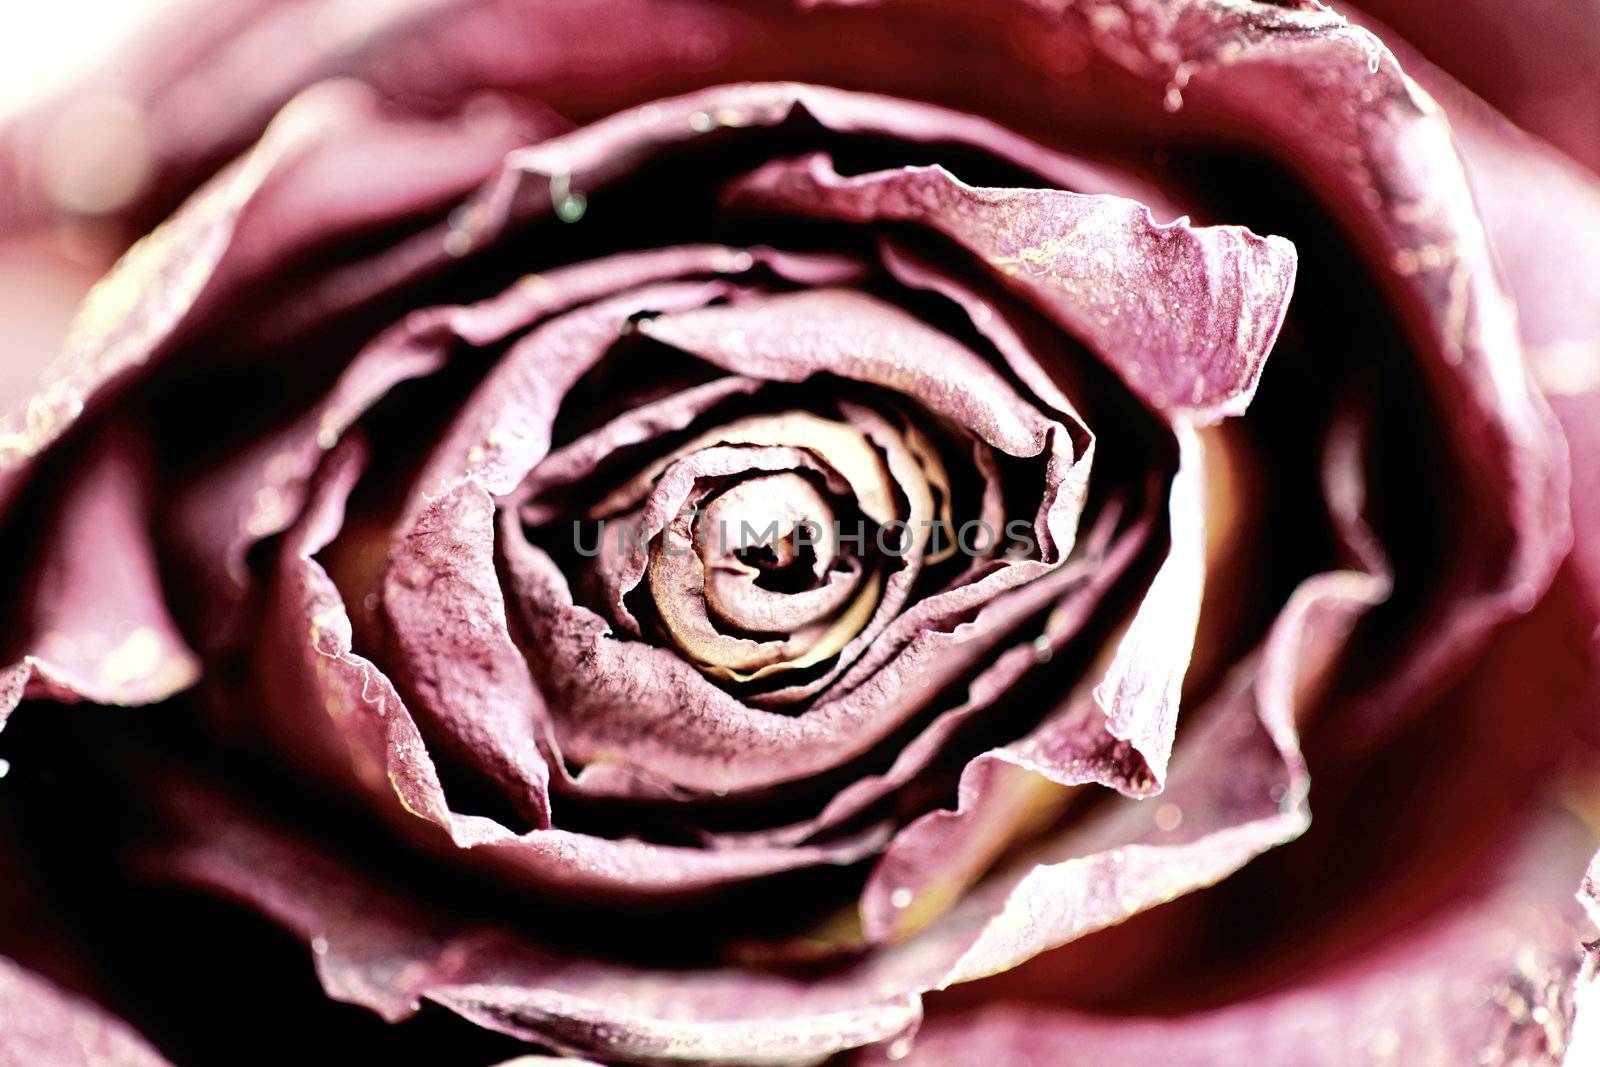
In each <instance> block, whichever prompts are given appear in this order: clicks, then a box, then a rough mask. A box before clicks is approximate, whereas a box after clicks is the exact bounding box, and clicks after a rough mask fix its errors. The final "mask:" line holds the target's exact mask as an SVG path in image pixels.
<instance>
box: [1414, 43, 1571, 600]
mask: <svg viewBox="0 0 1600 1067" xmlns="http://www.w3.org/2000/svg"><path fill="white" fill-rule="evenodd" d="M1401 60H1402V62H1403V64H1404V65H1405V68H1406V70H1407V71H1408V73H1410V74H1411V76H1412V77H1414V78H1416V79H1417V81H1418V82H1419V83H1420V84H1421V85H1422V86H1423V87H1424V88H1425V89H1427V91H1428V92H1429V93H1430V94H1432V95H1433V96H1434V98H1435V99H1436V100H1438V102H1439V103H1440V104H1441V106H1443V107H1444V109H1445V112H1446V113H1447V114H1448V115H1449V118H1450V125H1451V129H1452V130H1453V131H1454V133H1455V139H1456V144H1457V146H1458V147H1459V148H1460V151H1461V158H1462V161H1463V162H1464V163H1465V165H1466V172H1467V177H1468V179H1470V181H1471V183H1472V191H1473V193H1474V195H1475V197H1476V200H1477V204H1478V208H1479V210H1480V212H1481V213H1482V215H1483V221H1484V226H1485V228H1486V230H1487V232H1488V239H1489V243H1490V245H1491V246H1492V248H1493V249H1494V254H1495V258H1496V260H1497V261H1498V263H1499V265H1500V267H1501V276H1502V277H1503V278H1504V279H1505V284H1506V287H1507V288H1508V289H1509V290H1510V293H1511V295H1512V297H1513V298H1514V300H1515V302H1516V310H1517V319H1516V322H1517V331H1518V333H1519V334H1520V335H1521V337H1522V342H1523V347H1524V357H1525V358H1526V360H1527V363H1528V367H1529V370H1530V371H1531V372H1532V374H1533V378H1534V380H1535V381H1536V382H1537V383H1538V384H1539V387H1540V388H1541V389H1542V390H1543V392H1544V394H1545V396H1546V397H1547V398H1548V399H1549V401H1550V404H1551V406H1552V407H1553V408H1554V409H1555V413H1556V416H1557V417H1558V418H1559V419H1560V420H1561V424H1562V427H1563V429H1565V431H1566V436H1567V441H1568V444H1569V445H1570V447H1571V449H1572V479H1573V482H1572V518H1573V525H1574V527H1575V531H1574V532H1575V534H1576V537H1575V540H1574V545H1573V559H1574V562H1575V564H1576V566H1577V568H1578V571H1579V574H1580V575H1581V576H1582V577H1583V579H1584V581H1585V583H1586V589H1587V592H1588V595H1589V598H1590V602H1591V604H1592V605H1594V606H1596V607H1597V608H1600V507H1597V505H1596V503H1595V502H1596V501H1600V463H1597V462H1595V460H1594V457H1596V456H1597V455H1600V451H1597V450H1600V304H1597V302H1596V301H1595V300H1593V299H1592V297H1591V288H1590V286H1589V282H1588V279H1591V278H1594V277H1596V276H1597V275H1600V180H1597V179H1596V178H1595V176H1594V175H1593V174H1591V173H1589V172H1588V171H1585V170H1583V169H1582V168H1580V167H1578V166H1577V165H1576V164H1574V163H1573V162H1572V161H1571V160H1569V159H1567V158H1565V157H1564V156H1562V155H1560V154H1559V153H1558V152H1556V151H1554V150H1552V149H1551V148H1550V147H1549V146H1548V145H1546V144H1544V143H1542V142H1540V141H1538V140H1536V139H1535V138H1533V137H1530V136H1529V135H1528V134H1525V133H1523V132H1522V131H1521V130H1518V129H1517V128H1516V127H1514V126H1512V125H1511V124H1510V123H1509V122H1507V121H1506V120H1505V119H1504V118H1503V117H1501V116H1500V115H1498V114H1496V113H1495V112H1494V111H1493V110H1492V109H1490V108H1489V107H1488V106H1487V105H1485V104H1484V103H1483V101H1481V100H1479V99H1478V98H1477V97H1475V96H1473V95H1472V94H1471V93H1469V92H1468V91H1467V90H1466V89H1464V88H1463V87H1462V86H1460V85H1459V84H1457V83H1455V82H1454V81H1452V80H1451V79H1450V78H1449V77H1448V76H1447V75H1445V74H1444V73H1443V72H1441V71H1439V70H1438V69H1436V68H1434V67H1432V66H1430V65H1429V64H1428V63H1427V62H1426V61H1425V60H1423V59H1422V58H1421V57H1419V56H1416V55H1414V54H1410V53H1409V52H1407V51H1402V52H1401Z"/></svg>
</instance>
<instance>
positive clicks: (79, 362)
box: [0, 84, 528, 505]
mask: <svg viewBox="0 0 1600 1067" xmlns="http://www.w3.org/2000/svg"><path fill="white" fill-rule="evenodd" d="M527 135H528V131H527V130H526V129H525V128H523V126H522V125H521V124H520V123H518V122H516V121H511V122H497V123H491V124H489V125H488V127H487V128H484V127H472V126H470V125H451V124H449V123H436V124H435V123H424V122H419V121H415V120H413V121H409V122H408V121H403V120H396V119H392V118H390V117H388V116H386V115H384V114H382V113H380V112H379V110H378V109H377V106H376V103H375V101H374V100H373V94H372V93H371V92H370V91H369V90H365V89H363V88H362V87H360V86H356V85H352V84H332V85H325V86H320V87H318V88H317V89H315V90H313V91H309V92H307V93H306V94H304V95H303V96H302V97H300V98H298V99H297V100H295V101H294V103H293V104H292V105H291V106H289V107H286V108H285V109H284V110H283V111H282V113H280V114H279V115H278V116H277V118H275V119H274V120H273V123H272V125H271V126H270V127H269V128H268V129H267V130H266V131H265V133H264V134H263V135H262V138H261V140H260V142H259V143H258V144H256V146H255V147H254V148H253V149H251V151H250V152H249V153H248V154H247V155H245V156H244V157H243V158H241V159H240V160H238V161H237V162H235V163H234V164H233V165H232V166H230V167H228V168H227V169H225V170H223V171H222V172H220V173H219V174H217V175H216V177H214V178H212V179H211V180H210V181H209V182H207V183H206V184H205V185H204V186H202V187H201V188H200V189H199V190H198V191H197V192H195V193H194V194H193V195H192V196H191V197H190V198H189V199H188V201H187V202H186V203H185V204H184V206H183V207H182V208H181V209H180V210H179V211H178V212H177V213H176V214H175V215H174V216H173V217H172V218H171V219H169V220H168V221H167V222H166V223H164V224H162V225H161V226H160V227H158V228H157V229H156V230H154V231H153V232H151V233H150V234H149V235H148V236H146V237H145V238H143V239H142V240H140V241H139V242H138V243H137V244H135V245H134V246H133V247H132V248H131V249H129V250H128V252H127V253H126V254H125V255H124V256H123V258H122V259H121V260H120V261H119V262H118V264H117V265H116V266H115V267H113V268H112V271H111V273H110V274H109V275H107V277H106V278H104V279H102V281H101V282H100V283H98V284H97V285H96V286H95V287H94V288H93V289H92V290H90V292H89V295H88V297H87V298H86V300H85V303H84V304H83V306H82V307H81V308H80V310H79V314H78V317H77V319H76V320H75V322H74V324H73V327H72V329H71V331H70V332H69V334H68V337H67V339H66V343H65V347H64V349H63V352H62V354H61V357H60V359H59V366H58V369H57V371H56V373H55V374H54V375H53V376H52V377H51V379H50V380H49V382H48V384H47V385H46V386H45V387H44V389H43V390H42V391H41V392H40V393H39V395H38V396H37V397H36V398H35V399H34V400H33V401H32V402H31V404H30V405H29V410H28V415H27V417H26V419H19V418H15V417H12V416H11V415H10V414H9V413H8V415H7V419H6V421H5V422H4V423H0V505H3V504H6V503H8V502H9V500H10V499H11V497H12V496H13V494H14V493H15V492H16V489H17V487H18V485H19V484H20V482H21V480H22V479H23V478H24V477H25V476H26V473H27V471H28V470H29V469H30V468H31V465H32V462H33V459H34V458H35V457H36V456H37V455H38V454H39V453H40V452H42V451H43V450H44V449H46V448H48V447H49V446H50V445H51V444H52V443H53V442H54V441H55V440H56V439H57V438H58V437H60V436H61V434H62V433H64V432H65V430H66V429H67V428H68V427H69V426H71V425H72V424H73V423H75V422H76V421H77V420H78V418H79V417H80V415H82V414H83V412H84V411H85V410H86V409H87V408H90V407H91V406H95V407H98V406H101V405H103V404H104V403H105V402H107V401H108V400H109V398H110V397H111V396H113V395H114V393H115V392H116V391H117V390H118V389H119V388H120V387H122V386H123V385H126V384H127V383H128V382H130V381H131V380H133V379H134V378H135V377H137V376H138V375H140V374H142V373H143V372H144V371H145V370H146V369H148V367H149V365H150V364H151V363H152V361H154V360H158V359H159V358H161V357H162V356H163V355H165V354H166V352H167V351H168V350H169V349H170V347H171V346H170V342H171V341H172V339H173V337H174V335H175V334H177V333H178V332H179V331H180V330H181V329H182V328H183V327H184V326H185V325H186V324H187V325H192V324H193V323H194V321H195V320H197V319H199V318H201V317H203V315H204V314H205V313H206V312H207V311H208V310H215V309H216V307H217V306H218V305H219V304H220V303H221V302H222V300H223V298H224V297H225V296H230V295H231V296H233V297H238V296H239V295H240V286H241V284H242V283H245V282H248V281H249V280H250V279H252V278H259V276H260V273H261V272H262V271H264V270H270V269H272V268H273V267H275V266H278V265H279V264H280V263H281V261H282V260H283V258H284V257H286V256H291V255H292V254H294V253H295V252H297V251H301V250H303V249H304V248H306V247H308V246H310V245H312V244H315V243H316V242H319V241H325V240H328V239H331V238H336V237H339V236H343V235H347V234H349V233H352V232H358V231H360V230H361V229H362V228H364V227H367V226H370V225H372V224H374V223H387V222H392V221H394V220H395V219H397V218H404V217H406V216H407V215H409V214H413V213H416V212H418V211H421V210H426V209H428V208H430V207H434V208H436V207H439V206H442V205H443V204H445V203H448V202H449V200H450V199H451V198H452V197H454V196H459V195H461V194H462V193H464V192H466V191H467V190H468V189H470V188H471V187H472V186H474V185H476V184H477V183H478V182H479V181H481V180H482V178H483V177H484V176H485V174H486V173H487V172H488V171H489V169H490V168H491V167H492V166H493V164H494V163H495V162H496V161H497V160H498V158H499V157H500V156H501V155H503V154H504V152H505V150H506V149H507V148H509V147H510V146H511V145H512V144H514V143H517V142H518V141H523V140H525V139H526V137H527ZM419 153H420V154H422V155H425V156H432V157H434V158H435V159H437V160H442V161H444V165H442V166H440V167H438V168H431V167H430V168H427V169H416V168H413V167H407V168H404V172H405V173H406V174H407V178H406V179H405V180H403V181H399V180H393V179H392V178H390V179H386V180H384V181H381V182H378V185H379V186H380V187H381V188H382V190H384V192H383V195H381V196H375V195H370V188H371V187H372V185H373V179H374V176H375V175H386V174H390V172H393V171H396V170H397V167H396V164H397V162H398V161H400V160H405V161H408V162H410V161H413V160H414V159H415V157H416V156H417V155H418V154H419ZM440 259H448V257H447V256H444V255H443V253H441V254H440Z"/></svg>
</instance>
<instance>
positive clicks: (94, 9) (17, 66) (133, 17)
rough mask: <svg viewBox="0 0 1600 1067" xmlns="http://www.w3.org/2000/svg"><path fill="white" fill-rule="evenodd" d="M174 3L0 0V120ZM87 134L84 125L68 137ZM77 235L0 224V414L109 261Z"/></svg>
mask: <svg viewBox="0 0 1600 1067" xmlns="http://www.w3.org/2000/svg"><path fill="white" fill-rule="evenodd" d="M181 2H188V0H42V2H36V0H5V2H4V3H0V124H4V123H5V122H6V121H8V120H9V119H11V118H12V117H13V116H15V115H17V114H19V113H20V112H22V111H24V110H26V109H27V108H29V107H30V106H32V105H34V104H37V103H39V102H41V101H43V100H45V99H47V98H48V97H49V96H50V95H52V94H53V93H55V92H57V91H59V90H61V89H63V88H65V87H67V86H68V85H71V84H72V83H73V82H74V81H76V80H78V79H80V78H82V77H84V76H86V75H87V74H89V73H90V72H92V71H94V70H97V69H100V68H103V67H106V66H107V65H111V64H115V63H116V62H117V56H118V54H119V52H120V49H121V46H122V45H123V44H124V43H125V42H126V41H127V40H128V39H129V38H130V37H131V36H132V35H133V34H134V33H135V32H137V30H138V29H139V28H140V27H141V26H142V25H144V24H145V23H146V21H147V20H149V19H151V18H153V17H155V16H156V15H157V14H159V13H161V12H162V11H164V10H166V9H170V8H174V7H176V6H178V4H179V3H181ZM84 125H85V126H86V127H87V126H90V125H92V124H87V123H86V124H84ZM94 138H95V131H94V130H93V129H92V128H85V129H82V130H80V131H78V132H77V133H75V135H74V139H75V140H82V139H88V140H93V139H94ZM80 147H82V146H81V145H80ZM3 165H5V161H4V160H0V166H3ZM85 237H86V235H84V234H81V233H79V234H71V233H22V234H19V233H15V232H7V231H6V230H4V229H3V228H0V419H3V418H5V417H6V416H8V415H11V416H16V415H17V414H18V413H19V412H20V410H21V409H22V408H23V406H24V405H25V404H26V403H27V400H28V398H29V396H30V395H32V393H33V391H34V387H35V386H36V384H37V383H38V381H39V378H40V375H41V374H42V373H43V371H44V369H45V368H46V367H47V366H49V365H50V363H51V362H52V361H53V360H54V358H55V356H56V353H57V351H58V349H59V348H60V342H61V337H62V335H63V334H64V333H65V331H66V326H67V323H68V321H69V320H70V319H71V316H72V313H73V311H74V309H75V308H76V306H77V304H78V301H79V300H80V299H81V298H82V295H83V293H84V291H85V290H86V289H87V288H88V286H89V285H90V284H91V283H92V282H93V281H94V279H95V278H97V277H98V276H99V275H100V274H101V273H102V272H103V271H104V269H105V267H106V266H107V265H108V264H107V255H106V254H104V253H102V252H100V251H99V250H97V249H95V248H94V247H93V246H92V244H91V243H89V242H88V241H87V240H86V239H85Z"/></svg>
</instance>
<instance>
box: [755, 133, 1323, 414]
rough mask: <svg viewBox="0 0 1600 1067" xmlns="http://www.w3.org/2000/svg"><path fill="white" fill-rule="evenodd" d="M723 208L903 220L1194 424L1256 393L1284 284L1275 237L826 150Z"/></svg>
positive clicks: (1286, 270) (1110, 199)
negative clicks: (852, 162) (972, 262)
mask: <svg viewBox="0 0 1600 1067" xmlns="http://www.w3.org/2000/svg"><path fill="white" fill-rule="evenodd" d="M730 199H731V201H732V202H733V203H734V204H735V205H749V206H755V207H761V208H766V209H769V210H787V211H799V212H802V213H805V214H808V215H817V216H821V217H823V218H839V219H847V220H850V221H853V222H873V221H887V222H914V223H918V224H920V225H923V226H926V227H928V228H930V229H933V230H935V231H937V232H939V233H942V234H944V235H945V236H946V237H949V238H951V239H952V240H954V241H956V242H957V243H959V244H961V245H962V246H963V247H965V248H966V249H968V250H969V251H970V252H972V253H973V254H974V255H975V256H976V257H978V258H979V259H980V260H981V261H982V262H983V264H984V266H985V267H986V268H987V269H989V270H991V271H996V272H999V273H1000V274H1002V275H1003V276H1004V277H1005V278H1006V279H1007V280H1008V281H1009V282H1010V283H1011V285H1012V286H1013V287H1014V288H1016V289H1017V290H1019V291H1020V292H1023V293H1025V294H1027V295H1028V296H1029V297H1030V298H1032V299H1033V300H1034V301H1035V302H1037V303H1038V304H1039V306H1040V307H1041V309H1042V310H1043V311H1045V312H1046V313H1047V314H1049V315H1050V316H1051V317H1052V318H1054V319H1055V320H1056V321H1057V322H1059V323H1060V324H1061V325H1062V326H1063V327H1065V328H1066V329H1068V330H1069V331H1071V332H1072V333H1073V334H1074V335H1075V336H1077V337H1079V338H1081V339H1082V340H1083V341H1085V342H1086V343H1087V344H1088V345H1089V346H1090V347H1091V348H1092V349H1094V351H1095V353H1096V354H1097V355H1099V356H1100V358H1101V359H1102V360H1103V361H1105V362H1106V364H1107V365H1109V366H1110V367H1111V368H1112V369H1114V370H1115V371H1116V372H1117V373H1118V374H1119V375H1121V376H1122V378H1123V380H1124V381H1125V382H1127V383H1128V386H1129V388H1131V389H1132V390H1133V391H1134V392H1135V393H1136V394H1138V395H1139V397H1140V398H1141V399H1142V400H1144V401H1145V402H1146V403H1147V404H1149V405H1150V406H1151V407H1153V408H1155V409H1156V410H1158V411H1162V412H1166V413H1169V414H1172V415H1174V416H1180V415H1181V416H1184V417H1187V418H1191V419H1193V420H1195V421H1197V422H1199V423H1201V424H1205V423H1209V422H1214V421H1216V420H1217V419H1220V418H1223V417H1225V416H1228V415H1238V414H1240V413H1241V412H1243V411H1244V409H1245V407H1246V406H1247V405H1248V404H1249V402H1250V398H1251V397H1252V396H1253V395H1254V394H1255V389H1256V383H1257V381H1258V380H1259V378H1260V375H1261V368H1262V367H1263V366H1264V365H1265V363H1266V358H1267V353H1268V352H1269V351H1270V350H1271V348H1272V343H1273V341H1274V340H1275V339H1276V338H1277V335H1278V327H1279V326H1280V325H1281V324H1282V322H1283V316H1284V313H1285V311H1286V310H1287V308H1288V303H1289V293H1290V291H1291V290H1292V288H1293V285H1294V270H1295V254H1294V248H1293V246H1292V245H1290V244H1289V242H1287V241H1285V240H1283V239H1282V238H1279V237H1267V238H1261V237H1257V236H1256V235H1254V234H1252V233H1250V232H1249V231H1248V230H1244V229H1240V228H1238V227H1227V226H1216V227H1195V226H1191V225H1189V223H1188V221H1187V220H1186V219H1180V220H1178V221H1177V222H1173V223H1168V224H1166V225H1161V224H1158V223H1156V222H1155V220H1154V219H1153V218H1152V217H1151V215H1150V213H1149V210H1148V209H1147V208H1145V207H1144V206H1143V205H1141V204H1139V203H1138V202H1136V201H1132V200H1126V199H1123V198H1120V197H1114V196H1105V195H1084V194H1079V193H1071V192H1067V191H1064V190H1060V189H984V188H976V187H973V186H969V185H966V184H965V183H963V182H961V181H960V180H959V179H958V178H956V176H954V175H952V174H951V173H949V172H948V171H946V170H944V169H943V168H942V167H905V168H902V169H901V170H898V171H883V172H878V173H873V174H864V175H859V176H855V177H848V178H845V177H840V176H839V175H838V174H836V173H834V171H833V168H832V166H831V165H830V164H829V162H828V160H827V158H826V157H825V156H821V155H814V156H811V157H808V158H807V159H804V160H799V161H788V160H780V161H776V162H773V163H769V164H767V165H766V166H763V167H762V168H760V169H759V170H757V171H756V172H755V173H754V174H751V175H749V176H748V177H746V178H743V179H741V180H740V181H739V182H737V183H736V184H735V186H734V188H733V190H732V191H731V193H730Z"/></svg>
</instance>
